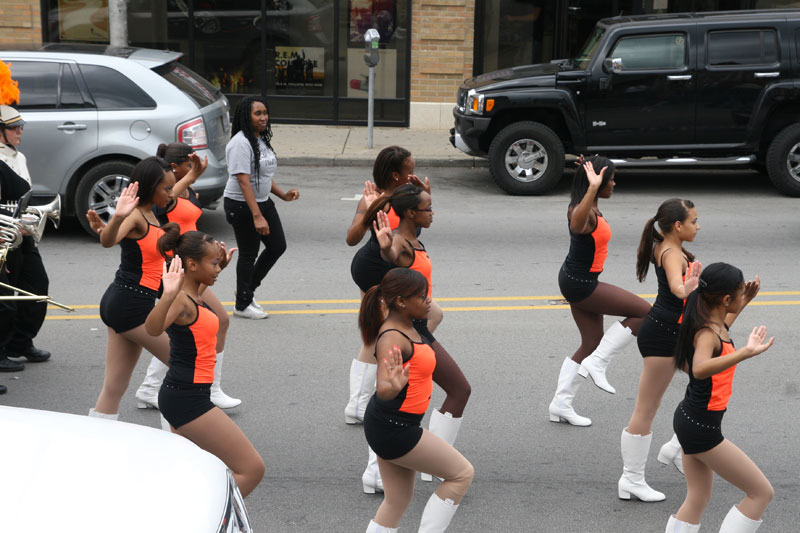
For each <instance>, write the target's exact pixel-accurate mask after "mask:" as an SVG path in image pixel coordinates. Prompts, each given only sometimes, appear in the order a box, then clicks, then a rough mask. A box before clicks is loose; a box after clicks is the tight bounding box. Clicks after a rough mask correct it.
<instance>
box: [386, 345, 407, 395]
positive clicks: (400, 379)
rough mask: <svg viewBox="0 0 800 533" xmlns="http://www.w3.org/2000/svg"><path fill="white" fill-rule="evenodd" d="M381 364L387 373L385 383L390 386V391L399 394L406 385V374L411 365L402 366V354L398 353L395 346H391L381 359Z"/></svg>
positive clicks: (397, 348)
mask: <svg viewBox="0 0 800 533" xmlns="http://www.w3.org/2000/svg"><path fill="white" fill-rule="evenodd" d="M383 362H384V364H385V365H386V370H387V372H388V376H386V381H388V382H389V383H390V384H391V385H392V389H394V390H396V391H397V392H400V391H401V390H403V387H405V386H406V384H407V383H408V372H409V370H410V367H411V365H406V366H403V352H402V351H400V348H399V347H398V346H397V345H396V344H395V345H394V346H392V349H391V350H389V353H388V354H387V356H386V357H384V358H383Z"/></svg>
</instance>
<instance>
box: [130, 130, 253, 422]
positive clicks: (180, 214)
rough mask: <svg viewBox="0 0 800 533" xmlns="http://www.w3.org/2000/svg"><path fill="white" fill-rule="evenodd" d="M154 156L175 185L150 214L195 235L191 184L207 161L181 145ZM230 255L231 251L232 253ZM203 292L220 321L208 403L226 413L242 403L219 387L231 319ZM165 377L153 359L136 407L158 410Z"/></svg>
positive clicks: (198, 209)
mask: <svg viewBox="0 0 800 533" xmlns="http://www.w3.org/2000/svg"><path fill="white" fill-rule="evenodd" d="M157 155H158V156H159V157H162V158H164V160H165V161H166V162H167V163H169V164H170V166H171V167H172V172H173V173H174V174H175V179H176V180H177V182H176V183H175V187H174V188H173V190H172V196H173V200H172V202H170V203H169V204H168V205H167V206H166V207H158V206H155V207H154V208H153V213H154V214H155V215H156V218H158V221H159V222H160V223H161V224H162V225H163V224H167V223H168V222H175V223H177V224H178V225H179V226H180V228H181V232H183V233H186V232H188V231H197V221H198V219H199V218H200V215H201V214H202V213H203V210H202V208H201V206H200V201H199V199H198V197H197V194H196V193H195V192H194V190H193V189H192V184H193V183H194V182H195V181H197V178H198V177H199V176H200V175H201V174H202V173H203V172H204V171H205V169H206V167H207V166H208V159H207V158H203V159H200V157H199V156H198V155H197V154H196V153H194V151H193V150H192V148H191V147H190V146H187V145H186V144H183V143H171V144H169V145H166V144H161V145H159V147H158V152H157ZM232 252H233V250H231V253H232ZM221 260H222V261H223V262H224V263H225V264H227V263H226V261H227V257H222V258H221ZM206 291H207V292H205V293H204V294H203V298H204V300H205V301H206V303H208V305H209V306H211V309H212V310H213V311H214V313H215V314H216V315H217V318H218V320H219V332H218V333H217V363H216V366H215V367H214V376H215V377H214V383H213V384H212V386H211V401H212V402H214V405H216V406H217V407H220V408H222V409H229V408H231V407H236V406H237V405H239V404H241V403H242V401H241V400H240V399H238V398H231V397H230V396H228V395H227V394H225V393H224V392H223V391H222V388H221V386H220V380H221V378H222V362H223V358H224V355H225V339H226V337H227V332H228V327H229V326H230V317H229V316H228V312H227V311H226V310H225V307H224V306H223V305H222V302H220V301H219V298H217V296H216V295H215V294H214V292H213V291H211V289H206ZM166 373H167V367H166V365H164V364H163V363H162V362H161V361H159V360H158V358H156V357H153V359H152V360H151V361H150V365H149V366H148V367H147V374H146V375H145V378H144V380H143V381H142V384H141V385H140V386H139V388H138V390H137V391H136V405H137V406H138V407H139V408H140V409H146V408H148V407H153V408H155V409H158V391H159V389H160V388H161V382H162V381H163V380H164V376H165V375H166Z"/></svg>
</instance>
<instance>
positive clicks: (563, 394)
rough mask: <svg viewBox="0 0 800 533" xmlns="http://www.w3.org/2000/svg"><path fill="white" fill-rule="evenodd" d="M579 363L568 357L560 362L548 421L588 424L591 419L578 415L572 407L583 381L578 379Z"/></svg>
mask: <svg viewBox="0 0 800 533" xmlns="http://www.w3.org/2000/svg"><path fill="white" fill-rule="evenodd" d="M578 368H579V365H578V363H576V362H575V361H573V360H572V359H570V358H569V357H567V358H566V359H564V362H563V363H562V364H561V372H560V373H559V374H558V386H557V387H556V394H555V396H553V401H551V402H550V421H551V422H569V423H570V424H572V425H573V426H590V425H592V421H591V420H590V419H588V418H586V417H584V416H580V415H578V414H577V413H576V412H575V409H573V408H572V400H573V399H574V398H575V393H576V392H577V391H578V387H580V386H581V383H583V380H582V379H578Z"/></svg>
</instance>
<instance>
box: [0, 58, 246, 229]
mask: <svg viewBox="0 0 800 533" xmlns="http://www.w3.org/2000/svg"><path fill="white" fill-rule="evenodd" d="M181 55H182V54H180V53H179V52H171V51H160V50H147V49H142V48H123V47H109V46H102V45H83V44H50V45H45V46H43V47H42V48H41V49H38V50H24V51H23V50H5V51H0V60H3V61H4V62H6V63H9V64H10V68H11V76H12V78H13V79H14V80H16V81H17V82H18V83H19V89H20V102H19V110H20V112H21V113H22V116H23V118H24V120H25V134H24V135H23V137H22V139H23V140H22V144H21V145H20V147H19V149H20V151H22V152H23V153H24V154H25V156H26V157H27V159H28V168H29V170H30V173H31V178H32V180H33V194H34V196H36V197H49V198H52V197H53V196H55V195H56V194H60V195H61V199H62V209H63V211H64V214H65V215H77V216H78V219H79V220H80V221H81V224H82V225H83V227H84V228H85V229H86V231H88V232H90V233H91V229H90V228H89V225H88V222H87V221H86V217H85V216H84V214H85V213H86V210H87V209H94V210H96V211H97V212H98V213H100V215H101V217H103V218H105V219H108V218H109V217H110V216H111V215H112V214H113V213H114V207H115V205H116V200H117V196H118V195H119V193H120V191H121V190H122V188H123V187H124V185H125V183H126V182H127V178H128V177H129V176H130V173H131V170H132V169H133V167H134V165H136V163H137V162H138V161H140V160H142V159H144V158H145V157H148V156H151V155H155V153H156V148H157V147H158V145H159V144H160V143H170V142H175V141H179V142H183V143H186V144H188V145H189V146H192V147H194V149H195V151H196V152H197V153H198V154H199V155H200V157H203V156H208V168H207V169H206V171H205V172H204V173H203V175H202V176H201V177H200V179H198V180H197V182H196V183H195V185H194V188H195V190H196V191H197V192H198V193H199V195H200V201H201V202H202V203H203V205H209V204H212V203H214V202H215V201H216V200H217V199H219V197H220V196H222V192H223V190H224V189H225V182H226V180H227V167H226V163H225V145H226V143H227V142H228V140H229V139H230V117H229V113H228V108H229V106H228V100H227V99H226V98H225V97H224V96H223V95H222V93H221V92H220V91H219V90H218V89H217V88H216V87H214V86H213V85H211V84H210V83H208V82H207V81H206V80H204V79H203V78H201V77H200V76H199V75H198V74H196V73H194V72H192V71H191V70H189V69H188V68H186V67H185V66H183V65H181V64H180V63H178V62H177V60H178V59H179V58H180V57H181Z"/></svg>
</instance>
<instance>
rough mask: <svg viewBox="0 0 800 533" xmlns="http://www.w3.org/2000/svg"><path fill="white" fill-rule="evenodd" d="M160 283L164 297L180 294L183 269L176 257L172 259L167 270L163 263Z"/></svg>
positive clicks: (165, 264) (179, 259) (165, 263)
mask: <svg viewBox="0 0 800 533" xmlns="http://www.w3.org/2000/svg"><path fill="white" fill-rule="evenodd" d="M161 283H162V285H163V287H164V296H174V295H176V294H178V292H180V290H181V287H183V268H182V265H181V258H180V257H179V256H178V255H176V256H175V257H173V258H172V262H171V263H170V265H169V268H167V262H166V261H164V269H163V272H162V274H161Z"/></svg>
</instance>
